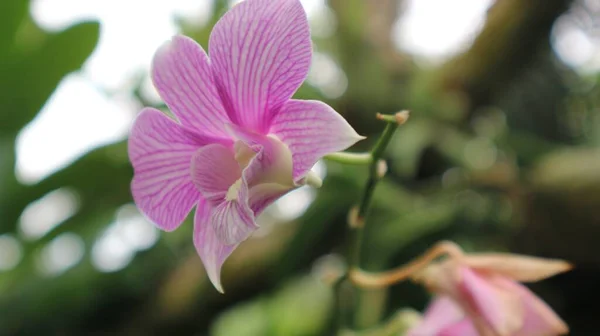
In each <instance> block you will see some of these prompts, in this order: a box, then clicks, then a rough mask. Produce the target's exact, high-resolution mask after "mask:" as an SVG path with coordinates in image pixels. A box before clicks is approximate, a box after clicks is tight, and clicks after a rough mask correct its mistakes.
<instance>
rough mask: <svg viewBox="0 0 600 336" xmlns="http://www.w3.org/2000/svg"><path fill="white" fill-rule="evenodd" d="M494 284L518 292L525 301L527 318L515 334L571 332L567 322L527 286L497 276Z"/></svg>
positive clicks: (522, 335) (519, 335)
mask: <svg viewBox="0 0 600 336" xmlns="http://www.w3.org/2000/svg"><path fill="white" fill-rule="evenodd" d="M494 284H495V285H496V286H498V287H500V288H503V289H504V290H506V291H510V292H513V293H516V294H518V295H519V296H520V297H521V301H522V302H523V306H524V315H525V320H524V322H523V325H522V327H521V328H520V330H519V331H518V332H517V333H515V334H514V336H546V335H564V334H567V333H568V332H569V327H568V326H567V324H566V323H565V322H564V321H563V320H562V319H561V318H560V317H559V316H558V315H557V314H556V313H555V312H554V311H553V310H552V308H550V306H548V305H547V304H546V303H545V302H544V301H542V300H541V299H540V298H538V297H537V296H536V295H535V294H534V293H532V292H531V291H530V290H529V289H528V288H527V287H525V286H523V285H521V284H519V283H517V282H514V281H511V280H509V279H506V278H496V279H495V280H494Z"/></svg>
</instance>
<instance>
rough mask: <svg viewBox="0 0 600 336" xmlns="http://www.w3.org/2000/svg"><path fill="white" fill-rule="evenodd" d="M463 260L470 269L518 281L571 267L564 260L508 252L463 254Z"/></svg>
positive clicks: (553, 273) (526, 280)
mask: <svg viewBox="0 0 600 336" xmlns="http://www.w3.org/2000/svg"><path fill="white" fill-rule="evenodd" d="M463 262H464V264H465V265H467V266H469V267H471V268H472V269H475V270H478V271H484V272H493V273H495V274H500V275H503V276H506V277H508V278H510V279H513V280H516V281H520V282H535V281H540V280H543V279H546V278H549V277H551V276H553V275H556V274H559V273H563V272H566V271H568V270H570V269H571V268H572V266H571V264H569V263H568V262H566V261H564V260H556V259H544V258H536V257H530V256H524V255H517V254H508V253H481V254H470V255H467V256H465V258H464V261H463Z"/></svg>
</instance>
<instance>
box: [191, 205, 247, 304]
mask: <svg viewBox="0 0 600 336" xmlns="http://www.w3.org/2000/svg"><path fill="white" fill-rule="evenodd" d="M211 215H212V206H211V205H210V204H209V203H208V202H206V201H204V200H200V202H199V203H198V207H197V208H196V215H195V216H194V246H195V247H196V251H197V252H198V255H199V256H200V259H202V263H203V264H204V268H205V269H206V273H207V274H208V278H209V279H210V281H211V282H212V284H213V286H215V288H216V289H217V290H218V291H219V292H221V293H223V286H222V285H221V267H222V266H223V263H224V262H225V260H226V259H227V258H228V257H229V255H231V253H232V252H233V250H235V249H236V247H237V244H236V245H226V244H223V242H221V240H220V239H218V238H217V235H216V233H215V230H214V229H213V226H212V225H211V219H210V218H211Z"/></svg>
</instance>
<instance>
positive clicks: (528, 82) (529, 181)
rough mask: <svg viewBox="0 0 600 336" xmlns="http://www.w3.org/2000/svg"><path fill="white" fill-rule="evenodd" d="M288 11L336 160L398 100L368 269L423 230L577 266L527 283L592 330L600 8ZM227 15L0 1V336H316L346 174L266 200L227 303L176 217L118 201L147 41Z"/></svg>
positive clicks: (374, 299) (132, 1)
mask: <svg viewBox="0 0 600 336" xmlns="http://www.w3.org/2000/svg"><path fill="white" fill-rule="evenodd" d="M302 3H303V5H305V8H306V10H307V12H308V16H309V19H310V23H311V28H312V34H313V40H314V44H315V48H314V49H315V54H314V59H313V64H312V68H311V73H310V75H309V78H308V81H307V83H306V84H305V85H304V86H303V87H302V88H301V89H300V90H299V92H298V93H297V95H296V97H299V98H307V99H308V98H310V99H320V100H324V101H326V102H328V103H329V104H331V105H332V106H334V107H335V108H336V109H337V110H338V111H339V112H340V113H341V114H342V115H343V116H344V117H346V118H347V119H348V120H349V121H350V122H351V123H352V125H353V126H354V127H355V128H356V129H357V130H358V131H359V133H361V134H364V135H367V136H368V137H369V138H368V140H366V141H363V142H362V143H361V144H359V145H357V146H356V148H354V149H353V150H367V149H368V148H370V145H371V144H372V143H373V142H374V141H375V140H376V138H377V136H378V134H379V132H380V131H381V130H382V127H383V125H382V124H381V123H379V122H377V121H376V120H375V118H374V114H375V113H376V112H382V113H393V112H396V111H398V110H401V109H410V110H411V111H412V116H411V120H410V122H409V123H408V124H406V125H405V126H403V127H402V128H401V129H400V130H399V131H398V133H397V134H396V137H395V138H394V140H393V142H392V144H391V145H390V148H389V150H388V153H387V158H388V160H389V168H390V169H389V174H388V176H387V177H386V179H385V180H384V181H383V182H382V183H381V184H380V185H379V187H378V189H377V191H376V196H375V203H374V209H373V211H372V216H371V217H370V219H369V223H368V230H367V235H366V244H368V248H365V249H364V252H365V253H364V260H363V262H364V265H366V268H367V269H369V270H383V269H386V268H389V267H392V266H394V265H398V264H400V263H403V262H406V261H408V260H410V259H411V258H413V257H415V256H417V255H418V254H419V253H421V252H422V251H423V250H424V249H426V248H427V247H428V246H430V245H431V244H433V243H434V242H436V241H438V240H440V239H452V240H455V241H456V242H458V243H460V244H461V245H462V246H463V247H464V248H465V249H467V250H470V251H483V250H486V251H487V250H496V251H512V252H520V253H527V254H532V255H538V256H544V257H560V258H566V259H569V260H571V261H573V262H574V263H575V264H576V265H577V269H576V270H575V271H573V272H571V273H569V274H565V275H561V276H557V277H555V278H552V279H550V280H547V281H544V282H542V283H539V284H535V285H534V286H532V289H533V290H535V291H536V293H538V294H539V295H540V296H542V297H543V298H544V299H545V300H547V301H548V302H549V303H550V304H551V305H552V306H553V307H554V308H555V309H556V310H557V311H558V312H559V313H560V314H561V315H562V316H564V318H565V319H566V320H567V322H568V323H569V324H570V325H571V327H572V334H573V335H598V331H597V330H598V326H597V324H598V318H597V317H598V316H599V314H600V308H599V307H598V304H597V303H598V302H599V300H600V290H598V285H597V284H598V283H600V243H599V241H600V240H599V239H600V148H598V147H599V146H600V83H599V80H600V73H599V71H600V1H599V0H551V1H549V0H527V1H523V0H453V1H448V0H399V1H397V0H329V1H326V0H302ZM231 5H232V2H231V1H224V0H169V1H162V0H161V1H144V0H122V1H112V0H110V1H108V0H30V1H29V0H2V1H0V335H107V334H110V335H215V336H232V335H234V336H238V335H239V336H246V335H248V336H263V335H267V336H268V335H292V336H293V335H298V336H303V335H307V336H308V335H331V330H332V329H331V326H332V323H333V322H332V320H333V319H332V314H331V309H330V308H331V307H332V304H333V299H332V298H333V296H332V291H331V288H329V287H328V286H327V285H325V284H323V283H322V282H320V281H318V280H317V279H318V277H319V275H320V274H322V272H323V270H324V267H325V269H326V268H327V265H331V264H332V263H334V264H335V260H336V259H335V256H334V255H335V254H344V253H345V251H346V245H345V241H346V238H347V237H346V232H347V230H346V228H345V219H346V214H347V212H348V209H349V208H350V207H351V206H352V205H353V204H354V203H355V202H356V201H357V199H358V197H359V192H360V188H361V187H362V185H363V183H364V181H365V178H366V171H365V170H366V169H365V168H364V167H346V166H341V165H338V164H335V163H325V162H320V163H319V164H318V165H317V166H316V167H315V170H317V171H318V173H319V174H321V176H323V177H324V179H325V183H324V185H323V187H322V188H321V189H320V190H317V191H316V190H311V189H307V188H303V189H299V190H297V191H295V192H293V193H291V194H290V195H288V196H287V197H285V198H284V199H281V200H280V201H278V202H277V203H276V204H275V205H273V206H272V207H270V208H269V209H268V211H267V212H265V214H263V215H262V216H261V218H260V223H261V225H262V228H261V230H260V231H259V232H258V233H257V235H256V236H255V237H254V238H253V239H251V240H250V241H248V242H246V243H244V244H243V245H242V247H240V248H239V250H238V251H236V252H235V253H234V255H233V256H232V257H231V258H230V260H229V261H228V262H227V263H226V265H225V269H224V276H223V278H224V286H225V289H226V291H227V294H226V295H219V294H217V292H216V291H215V290H214V289H213V287H212V286H211V285H210V283H209V282H208V280H207V278H206V276H205V273H204V270H203V267H202V264H201V262H200V259H199V258H198V257H197V255H196V253H195V250H194V248H193V245H192V236H191V233H192V225H191V222H188V223H186V224H184V225H183V226H182V227H181V228H180V229H179V230H177V231H176V232H173V233H169V234H165V233H160V232H159V231H158V230H156V229H155V228H154V227H153V226H152V224H150V223H148V222H147V221H145V220H144V218H143V217H142V216H141V215H140V214H139V212H138V211H137V210H136V208H135V206H134V205H133V204H132V200H131V195H130V191H129V182H130V180H131V177H132V169H131V166H130V164H129V162H128V158H127V151H126V137H127V133H128V130H129V128H130V126H131V123H132V120H133V119H134V117H135V115H136V113H137V112H138V111H139V110H140V109H141V107H142V106H157V107H161V108H164V105H162V103H161V101H160V98H159V97H158V96H157V94H156V92H155V91H154V89H153V87H152V84H151V83H150V81H149V79H148V73H149V64H150V61H151V59H152V56H153V53H154V51H155V50H156V49H157V48H158V47H159V46H160V45H161V44H162V43H163V42H164V41H166V40H167V39H169V38H170V37H171V36H172V35H173V34H176V33H177V32H183V33H185V34H187V35H190V36H192V37H194V38H195V39H196V40H197V41H199V42H200V43H201V44H203V45H205V46H206V45H207V41H208V37H209V33H210V30H211V27H212V25H213V24H214V23H215V22H216V20H217V19H218V17H219V16H220V15H222V13H224V11H226V10H227V8H228V7H229V6H231ZM324 256H325V257H324ZM324 265H325V266H324ZM427 299H428V296H427V293H426V292H425V291H424V290H423V289H422V288H420V287H417V286H415V285H413V284H410V283H406V284H401V285H398V286H395V287H393V288H391V289H389V290H380V291H372V292H369V293H365V294H364V300H362V302H363V304H362V306H361V309H360V310H359V313H358V314H359V324H360V325H361V326H363V327H370V326H373V325H374V324H375V323H377V321H380V320H386V319H390V318H394V316H395V314H396V312H397V311H398V310H401V309H403V308H404V307H409V306H410V307H413V308H415V309H422V308H423V307H424V305H425V304H426V302H427Z"/></svg>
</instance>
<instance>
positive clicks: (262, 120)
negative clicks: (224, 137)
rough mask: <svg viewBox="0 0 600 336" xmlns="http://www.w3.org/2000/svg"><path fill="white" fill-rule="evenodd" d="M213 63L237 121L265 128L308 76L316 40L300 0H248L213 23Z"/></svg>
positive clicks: (228, 105) (227, 101)
mask: <svg viewBox="0 0 600 336" xmlns="http://www.w3.org/2000/svg"><path fill="white" fill-rule="evenodd" d="M209 54H210V58H211V62H212V64H211V66H212V68H213V73H214V76H215V78H216V81H217V83H218V86H219V89H220V90H221V94H222V97H223V102H224V105H225V107H226V109H227V112H228V114H229V116H230V118H231V120H232V122H234V123H235V124H237V125H240V126H244V127H247V128H248V129H251V130H254V131H257V132H265V131H266V130H267V129H268V127H269V124H270V121H271V119H272V117H273V115H274V114H275V113H276V112H277V110H278V109H279V108H281V106H283V104H284V103H285V102H286V101H287V100H288V99H290V98H291V97H292V95H293V94H294V92H295V91H296V90H297V89H298V87H299V86H300V84H302V82H303V81H304V79H305V78H306V75H307V74H308V69H309V67H310V61H311V57H312V45H311V41H310V31H309V27H308V20H307V17H306V13H305V12H304V9H303V8H302V5H301V4H300V1H299V0H246V1H243V2H241V3H240V4H238V5H236V6H234V7H233V8H232V9H231V10H229V12H227V13H226V14H225V15H224V16H223V17H222V18H221V19H220V20H219V21H218V22H217V24H216V25H215V26H214V28H213V31H212V33H211V36H210V41H209Z"/></svg>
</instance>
